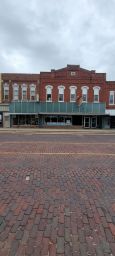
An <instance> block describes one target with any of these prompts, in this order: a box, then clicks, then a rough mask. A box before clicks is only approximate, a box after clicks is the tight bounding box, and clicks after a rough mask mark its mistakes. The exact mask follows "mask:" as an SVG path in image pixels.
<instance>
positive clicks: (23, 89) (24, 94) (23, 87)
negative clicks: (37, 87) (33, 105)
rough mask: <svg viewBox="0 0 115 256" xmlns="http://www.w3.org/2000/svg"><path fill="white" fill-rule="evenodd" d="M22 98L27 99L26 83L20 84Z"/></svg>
mask: <svg viewBox="0 0 115 256" xmlns="http://www.w3.org/2000/svg"><path fill="white" fill-rule="evenodd" d="M22 100H27V85H26V84H22Z"/></svg>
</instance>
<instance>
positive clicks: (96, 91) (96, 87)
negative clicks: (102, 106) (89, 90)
mask: <svg viewBox="0 0 115 256" xmlns="http://www.w3.org/2000/svg"><path fill="white" fill-rule="evenodd" d="M93 90H94V102H99V90H100V87H99V86H95V87H94V88H93Z"/></svg>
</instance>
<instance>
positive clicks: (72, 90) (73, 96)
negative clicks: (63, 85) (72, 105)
mask: <svg viewBox="0 0 115 256" xmlns="http://www.w3.org/2000/svg"><path fill="white" fill-rule="evenodd" d="M69 88H70V102H75V101H76V90H77V87H76V86H70V87H69Z"/></svg>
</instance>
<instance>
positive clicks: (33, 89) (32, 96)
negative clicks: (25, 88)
mask: <svg viewBox="0 0 115 256" xmlns="http://www.w3.org/2000/svg"><path fill="white" fill-rule="evenodd" d="M35 96H36V86H35V84H31V85H30V100H35Z"/></svg>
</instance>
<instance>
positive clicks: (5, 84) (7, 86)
mask: <svg viewBox="0 0 115 256" xmlns="http://www.w3.org/2000/svg"><path fill="white" fill-rule="evenodd" d="M3 88H4V100H9V84H8V83H4V85H3ZM6 88H8V89H7V90H6ZM5 91H8V94H6V93H5ZM6 96H8V97H7V98H6Z"/></svg>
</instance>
